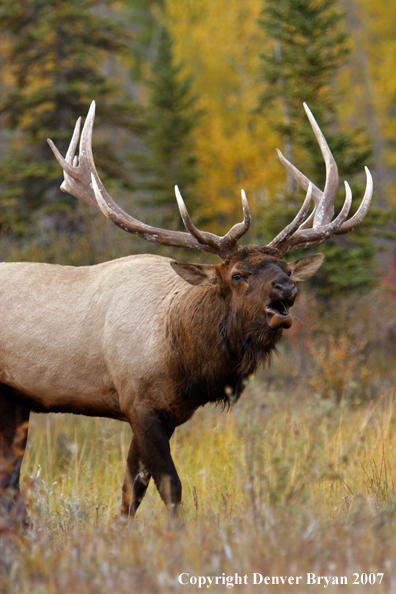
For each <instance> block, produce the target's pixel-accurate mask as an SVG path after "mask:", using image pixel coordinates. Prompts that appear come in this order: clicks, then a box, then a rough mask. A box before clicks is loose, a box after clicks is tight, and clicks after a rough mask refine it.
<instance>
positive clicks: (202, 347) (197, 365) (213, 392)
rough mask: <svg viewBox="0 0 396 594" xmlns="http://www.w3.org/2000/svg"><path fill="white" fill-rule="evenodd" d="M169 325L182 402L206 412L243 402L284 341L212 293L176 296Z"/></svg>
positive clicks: (201, 291) (170, 349) (193, 291)
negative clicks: (211, 405)
mask: <svg viewBox="0 0 396 594" xmlns="http://www.w3.org/2000/svg"><path fill="white" fill-rule="evenodd" d="M169 314H170V315H169V317H168V320H167V327H166V344H167V349H168V353H169V359H168V360H169V367H170V371H171V374H172V375H173V376H174V379H175V381H176V385H177V387H178V390H179V393H180V396H181V397H182V398H183V399H187V400H188V401H189V402H191V405H192V406H194V407H196V406H201V405H204V404H206V403H208V402H216V403H217V402H222V403H224V405H225V406H229V404H230V403H231V402H235V401H236V400H238V398H239V396H240V395H241V393H242V391H243V389H244V387H245V382H246V379H247V378H248V377H249V375H251V374H253V373H254V372H255V371H256V369H257V367H258V366H259V365H260V364H265V363H266V361H267V360H268V359H269V357H270V355H271V353H272V352H273V351H274V350H275V346H276V344H277V342H278V341H279V340H280V338H281V336H282V330H276V331H274V330H270V329H268V328H265V327H264V326H262V325H260V324H258V323H256V322H255V321H254V314H253V315H252V313H250V316H251V317H252V318H253V319H249V317H248V314H246V312H236V311H233V309H232V306H231V300H230V298H227V297H220V296H219V295H218V294H217V292H216V291H215V290H214V289H212V288H209V287H194V289H191V290H190V291H188V292H186V293H185V294H184V296H182V295H181V294H179V295H177V296H175V298H174V300H173V302H172V305H171V308H170V312H169Z"/></svg>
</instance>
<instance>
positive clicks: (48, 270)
mask: <svg viewBox="0 0 396 594" xmlns="http://www.w3.org/2000/svg"><path fill="white" fill-rule="evenodd" d="M305 110H306V112H307V115H308V118H309V121H310V123H311V126H312V128H313V131H314V134H315V136H316V138H317V141H318V143H319V146H320V150H321V152H322V155H323V158H324V161H325V164H326V183H325V188H324V191H323V192H322V191H321V190H319V189H318V188H317V187H316V186H315V185H313V184H312V183H311V182H310V181H309V180H308V179H307V178H306V177H305V176H304V175H303V174H302V173H301V172H300V171H299V170H298V169H296V168H295V167H294V166H293V165H292V164H291V163H290V162H289V161H287V160H286V159H285V158H284V157H283V155H282V154H281V153H280V152H279V157H280V160H281V162H282V163H283V165H284V166H285V167H286V169H287V170H288V171H289V172H290V173H291V175H292V176H293V177H294V178H295V179H296V181H297V182H298V183H299V184H300V186H301V187H302V188H303V189H304V190H306V198H305V200H304V203H303V205H302V207H301V209H300V211H299V212H298V214H297V216H296V217H295V218H294V220H293V221H292V222H291V223H290V224H289V225H288V226H287V227H286V228H285V229H283V231H281V233H279V234H278V235H277V236H276V237H275V239H273V240H272V241H271V242H270V243H269V244H268V245H267V246H266V247H261V246H257V245H250V246H248V247H241V246H240V245H239V244H238V241H239V239H240V238H241V237H242V235H244V234H245V233H246V231H247V230H248V229H249V226H250V222H251V216H250V211H249V206H248V202H247V200H246V196H245V193H244V191H243V190H242V208H243V222H242V223H238V224H236V225H234V226H233V227H232V228H231V229H230V231H228V233H227V234H226V235H224V236H223V237H220V236H217V235H214V234H212V233H209V232H205V231H200V230H199V229H197V228H196V227H195V226H194V224H193V222H192V220H191V218H190V216H189V214H188V212H187V209H186V206H185V204H184V202H183V199H182V196H181V194H180V192H179V190H178V188H177V186H176V188H175V191H176V198H177V203H178V206H179V210H180V214H181V217H182V219H183V223H184V226H185V227H186V229H187V231H188V232H187V233H186V232H180V231H168V230H164V229H159V228H155V227H151V226H149V225H147V224H144V223H142V222H140V221H138V220H137V219H135V218H133V217H132V216H130V215H128V214H127V213H125V212H124V211H123V210H122V209H121V208H120V207H119V206H117V204H116V203H115V202H114V201H113V200H112V198H111V197H110V196H109V194H108V193H107V192H106V190H105V188H104V186H103V184H102V182H101V181H100V179H99V176H98V174H97V171H96V168H95V164H94V159H93V154H92V131H93V124H94V115H95V104H94V103H92V105H91V108H90V110H89V113H88V116H87V118H86V122H85V125H84V128H83V130H82V133H81V139H80V146H79V155H78V156H75V152H76V148H77V144H78V140H79V137H80V119H79V120H78V121H77V124H76V127H75V130H74V133H73V137H72V140H71V143H70V146H69V149H68V151H67V154H66V157H65V158H63V157H62V155H61V154H60V153H59V151H58V150H57V148H56V147H55V145H54V144H53V142H52V141H51V140H49V141H48V142H49V144H50V147H51V149H52V151H53V152H54V155H55V157H56V159H57V160H58V162H59V164H60V165H61V166H62V168H63V170H64V182H63V183H62V185H61V189H62V190H63V191H64V192H68V193H69V194H71V195H73V196H75V197H76V198H78V199H80V200H83V201H84V202H87V203H88V204H91V205H92V206H93V207H94V208H96V209H98V210H99V211H101V212H102V213H103V215H104V216H105V217H107V218H108V219H110V221H112V222H113V223H114V224H115V225H117V226H118V227H121V229H123V230H125V231H127V232H128V233H133V234H135V235H138V236H139V237H143V238H145V239H147V240H148V241H151V242H154V243H158V244H160V245H167V246H175V247H182V248H188V249H192V250H198V251H205V252H211V253H212V254H216V255H217V256H219V257H220V258H221V259H222V260H223V262H222V263H220V264H216V265H205V264H199V265H198V264H183V263H180V262H176V261H174V260H172V259H170V258H165V257H160V256H155V255H137V256H129V257H126V258H120V259H118V260H115V261H112V262H106V263H104V264H99V265H96V266H88V267H78V268H74V267H70V266H58V265H49V264H38V263H3V264H1V265H0V450H1V454H2V467H1V468H0V488H1V492H2V493H3V498H4V493H5V492H6V491H7V489H8V491H10V489H11V491H12V492H11V495H12V497H13V499H14V500H16V499H17V495H18V489H19V486H18V485H19V473H20V466H21V462H22V457H23V450H24V448H25V445H26V437H27V431H25V432H24V437H23V439H21V436H20V432H18V427H21V426H22V427H23V426H24V425H25V426H26V423H27V422H28V419H29V414H30V411H35V412H67V413H78V414H83V415H89V416H99V417H109V418H111V419H119V420H120V421H126V422H127V423H129V424H130V426H131V428H132V433H133V437H132V442H131V445H130V448H129V453H128V458H127V464H126V476H125V481H124V485H123V491H122V507H121V512H122V514H125V515H126V516H131V517H133V516H134V515H135V513H136V510H137V509H138V507H139V505H140V503H141V501H142V499H143V497H144V495H145V492H146V489H147V486H148V484H149V481H150V478H151V477H153V479H154V482H155V485H156V487H157V489H158V492H159V494H160V496H161V498H162V499H163V501H164V503H165V504H166V506H167V508H168V509H169V511H170V513H171V515H172V516H173V515H175V513H176V511H177V508H178V506H179V504H180V503H181V494H182V487H181V482H180V479H179V476H178V474H177V471H176V468H175V465H174V463H173V460H172V456H171V450H170V446H169V439H170V437H171V435H172V433H173V432H174V430H175V428H176V427H177V426H178V425H181V424H182V423H185V422H186V421H187V420H188V419H190V418H191V417H192V415H193V414H194V412H195V411H196V410H197V408H198V407H200V406H203V405H205V404H207V403H208V402H213V403H217V402H223V403H225V404H227V403H229V401H230V398H232V399H234V400H237V399H238V398H239V396H240V394H241V393H242V391H243V388H244V385H245V381H244V380H245V379H246V378H247V377H248V376H249V375H250V374H252V373H253V372H254V371H255V370H256V368H257V367H258V365H259V364H260V363H265V361H266V360H267V359H268V357H269V355H270V353H271V351H272V350H273V349H274V347H275V345H276V344H277V342H278V341H279V340H280V338H281V336H282V332H283V329H287V328H290V326H291V325H292V323H293V316H292V314H291V312H290V308H291V306H292V305H293V303H294V300H295V298H296V295H297V285H296V283H297V282H298V281H303V280H306V279H308V278H310V277H311V276H312V275H313V274H314V273H315V272H316V271H317V270H318V268H319V267H320V265H321V263H322V261H323V258H324V256H323V254H315V255H311V256H308V257H305V258H301V259H299V260H296V261H294V262H291V263H287V262H286V261H285V260H284V259H283V255H284V254H285V253H286V252H287V251H289V250H292V249H301V248H309V247H312V246H316V245H318V244H319V243H321V242H322V241H324V240H325V239H327V238H329V237H334V236H337V235H342V234H344V233H349V232H350V231H353V230H354V229H355V228H356V227H357V226H358V225H359V224H360V223H361V222H362V220H363V218H364V217H365V215H366V213H367V210H368V208H369V204H370V201H371V196H372V178H371V175H370V172H369V170H368V169H367V168H366V176H367V183H366V191H365V194H364V198H363V200H362V202H361V205H360V207H359V209H358V210H357V212H356V213H355V214H354V215H353V216H352V217H351V218H350V219H348V220H347V216H348V212H349V209H350V206H351V201H352V194H351V190H350V187H349V185H348V183H347V182H345V189H346V198H345V202H344V204H343V206H342V208H341V211H340V212H339V214H338V215H337V216H336V218H334V220H333V216H334V199H335V195H336V192H337V189H338V184H339V178H338V172H337V165H336V163H335V161H334V158H333V156H332V154H331V152H330V149H329V147H328V145H327V143H326V140H325V138H324V136H323V134H322V132H321V130H320V128H319V127H318V125H317V123H316V121H315V119H314V117H313V115H312V113H311V112H310V110H309V109H308V107H307V106H305ZM312 200H313V202H314V208H313V211H312V213H311V214H310V215H309V216H308V210H309V207H310V204H311V201H312ZM16 439H17V441H18V444H19V445H18V448H17V451H16V452H15V447H14V446H15V441H16ZM9 501H10V498H9V499H8V502H9ZM4 509H5V508H4ZM4 509H3V512H4Z"/></svg>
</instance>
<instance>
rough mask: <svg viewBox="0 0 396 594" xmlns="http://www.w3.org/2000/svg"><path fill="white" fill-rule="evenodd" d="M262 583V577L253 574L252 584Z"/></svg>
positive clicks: (258, 574)
mask: <svg viewBox="0 0 396 594" xmlns="http://www.w3.org/2000/svg"><path fill="white" fill-rule="evenodd" d="M258 580H260V581H258ZM262 581H263V576H262V575H261V573H254V574H253V584H261V582H262Z"/></svg>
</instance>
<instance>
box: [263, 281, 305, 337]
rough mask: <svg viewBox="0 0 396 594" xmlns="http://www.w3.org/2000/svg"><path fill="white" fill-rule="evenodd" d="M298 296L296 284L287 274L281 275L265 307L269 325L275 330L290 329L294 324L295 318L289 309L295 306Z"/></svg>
mask: <svg viewBox="0 0 396 594" xmlns="http://www.w3.org/2000/svg"><path fill="white" fill-rule="evenodd" d="M296 295H297V286H296V283H295V282H294V281H293V280H292V279H291V278H290V277H288V276H287V275H286V274H282V275H279V276H278V277H277V278H276V280H275V281H274V282H273V285H272V289H271V292H270V294H269V298H268V301H267V303H266V305H265V311H266V313H267V320H268V325H269V326H270V327H271V328H272V329H273V330H277V329H278V328H290V326H291V325H292V324H293V316H292V314H291V313H290V309H289V308H290V307H291V306H292V305H293V303H294V301H295V299H296Z"/></svg>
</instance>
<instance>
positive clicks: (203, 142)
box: [0, 0, 396, 594]
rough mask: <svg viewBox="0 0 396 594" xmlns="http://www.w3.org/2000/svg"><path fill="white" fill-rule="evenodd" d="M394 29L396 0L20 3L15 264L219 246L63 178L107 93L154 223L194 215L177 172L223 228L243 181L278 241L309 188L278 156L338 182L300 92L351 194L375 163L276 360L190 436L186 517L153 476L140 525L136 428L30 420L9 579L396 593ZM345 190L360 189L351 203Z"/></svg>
mask: <svg viewBox="0 0 396 594" xmlns="http://www.w3.org/2000/svg"><path fill="white" fill-rule="evenodd" d="M395 30H396V12H395V10H394V3H393V1H392V0H385V1H383V2H381V4H379V3H378V2H374V0H340V1H339V2H336V1H335V0H243V2H242V1H240V0H227V2H225V1H224V0H199V1H198V0H164V1H163V2H152V1H150V0H124V1H118V2H117V1H112V0H108V1H107V2H98V1H96V0H79V1H76V0H67V1H58V0H46V1H45V2H42V1H41V0H25V1H24V2H15V0H0V53H1V57H2V59H1V60H0V261H2V260H6V261H12V260H32V261H47V262H53V263H61V264H72V265H89V264H95V263H97V262H101V261H105V260H109V259H112V258H116V257H120V256H124V255H129V254H133V253H139V252H155V253H163V254H167V255H169V254H171V255H172V256H173V257H177V258H179V259H181V260H188V259H191V260H193V261H198V260H199V259H200V258H201V255H200V254H193V253H191V254H189V253H186V252H184V253H183V252H180V251H179V252H177V251H173V250H170V249H168V248H166V249H163V250H161V249H160V248H159V246H153V245H152V244H150V243H148V242H144V241H141V240H139V239H138V238H136V237H132V236H130V235H128V234H127V233H125V232H122V231H121V230H120V229H118V228H116V227H115V226H114V225H111V224H110V223H109V222H108V221H107V220H105V219H104V217H103V216H102V215H100V214H99V213H97V212H96V211H94V210H93V209H92V207H89V206H88V205H85V204H83V203H79V202H78V201H77V200H76V199H75V198H73V197H71V196H68V195H66V194H62V193H61V192H60V190H59V185H60V183H61V181H62V173H61V170H60V167H59V166H58V164H57V163H56V161H55V159H54V157H53V155H52V153H51V151H50V149H49V147H48V145H47V143H46V139H47V138H48V137H50V138H52V139H53V140H54V141H55V143H56V144H57V145H58V146H59V147H60V149H61V150H62V152H63V154H64V153H65V151H66V147H67V145H68V142H69V139H70V138H71V134H72V130H73V127H74V124H75V122H76V120H77V118H78V117H79V116H82V117H83V118H84V117H85V115H86V113H87V111H88V108H89V104H90V102H91V101H92V100H93V99H95V100H96V102H97V116H96V121H95V128H94V137H93V149H94V156H95V161H96V163H97V166H98V171H99V173H100V175H101V177H102V179H103V181H104V182H105V184H106V187H107V189H108V190H109V191H110V194H111V195H112V197H113V198H114V199H115V200H116V201H117V202H118V203H119V204H120V205H121V206H122V207H123V208H124V209H125V210H126V211H127V212H129V213H130V214H132V215H133V216H135V217H137V218H139V219H141V220H144V222H147V223H149V224H152V225H162V226H165V227H171V228H180V225H181V222H180V217H179V213H178V210H177V206H176V200H175V198H174V190H173V185H174V184H175V183H177V184H178V185H179V187H180V189H181V192H182V194H183V196H184V198H185V201H186V204H187V207H188V208H189V210H190V212H191V214H192V216H193V219H194V221H195V222H196V224H197V225H198V226H199V227H201V228H204V229H207V230H211V231H214V232H216V233H218V234H220V233H222V232H224V231H226V230H227V229H228V228H229V227H230V226H231V225H232V224H233V223H235V222H236V221H238V220H240V219H241V206H240V198H239V195H240V190H241V188H244V189H245V191H246V193H247V196H248V199H249V203H250V205H251V210H252V215H253V225H252V229H251V230H250V231H249V233H248V235H246V236H245V237H246V243H248V242H252V243H253V242H257V243H259V244H262V245H264V244H266V243H268V241H270V240H271V239H272V238H273V237H274V236H275V234H276V232H277V231H278V230H279V229H280V228H281V227H282V226H283V225H285V224H286V223H287V222H289V221H290V220H291V218H292V216H293V213H294V212H296V211H297V210H298V208H299V206H300V204H301V201H302V199H303V192H302V191H299V190H298V189H297V188H296V187H295V186H294V185H293V183H292V182H291V180H290V179H288V178H287V175H286V173H285V170H284V169H283V167H282V165H281V164H280V163H279V160H278V157H277V154H276V150H275V149H276V148H280V149H281V150H282V152H284V154H285V155H286V156H290V155H291V156H292V157H293V158H292V160H293V162H294V163H295V165H296V166H297V167H298V168H299V169H301V170H302V171H303V172H304V173H306V174H307V175H308V176H310V177H312V179H313V180H314V181H315V183H316V184H317V185H318V186H319V187H321V188H323V185H324V179H325V171H324V165H323V162H322V157H321V155H320V152H319V149H318V147H317V145H316V141H315V139H314V138H313V134H312V131H311V130H310V128H309V125H307V123H306V117H305V114H304V110H303V107H302V102H303V101H306V102H307V103H308V105H309V106H310V107H311V109H312V111H313V112H314V115H315V116H316V117H317V119H318V121H319V123H320V125H321V126H322V128H323V131H324V132H325V135H326V137H327V139H328V141H329V145H330V148H331V149H332V151H333V152H334V154H335V156H336V160H337V162H338V164H339V168H340V173H341V182H342V181H343V179H345V178H346V179H348V181H350V182H351V185H352V189H353V195H354V202H353V209H355V210H356V208H357V206H358V205H359V203H360V200H361V197H362V196H363V192H364V185H365V176H364V169H363V165H366V164H367V165H369V167H370V170H371V171H372V174H373V178H374V198H373V204H372V207H371V209H370V213H369V215H368V216H367V220H366V221H365V222H364V223H363V225H362V228H361V230H360V231H359V232H358V231H354V232H353V233H352V234H351V237H347V236H343V237H340V238H338V239H336V240H332V241H329V242H326V244H324V245H323V246H320V248H319V251H322V250H323V251H324V252H325V254H326V261H325V262H326V264H325V265H324V266H323V270H321V272H320V273H319V274H318V275H316V279H315V280H314V282H313V283H311V284H308V283H303V284H302V286H301V287H299V296H298V300H297V302H296V305H295V307H294V312H295V323H294V324H293V327H292V328H291V329H290V330H288V331H287V332H285V335H284V337H283V340H282V342H281V344H280V348H279V350H280V356H279V357H275V358H274V360H273V361H272V364H271V366H270V367H269V368H266V369H265V370H264V372H262V373H260V374H258V375H257V377H256V378H254V379H253V380H252V381H251V383H250V384H249V385H248V386H247V388H246V391H245V392H244V394H243V397H242V398H241V401H240V403H238V405H237V406H236V407H235V408H233V409H232V410H231V411H230V412H227V413H225V414H223V415H220V411H218V410H213V408H211V407H206V408H204V409H202V410H200V411H198V412H197V413H196V415H195V417H194V419H192V421H190V422H189V423H187V424H186V425H185V426H182V427H180V428H178V429H177V431H176V434H175V436H174V437H173V438H172V442H171V447H172V452H173V454H174V458H175V462H176V466H177V467H178V470H179V473H180V476H181V479H182V482H183V489H184V490H183V500H184V519H185V530H184V531H180V532H178V531H175V530H174V527H173V526H171V525H169V523H168V519H167V516H166V514H165V511H164V509H163V506H162V504H161V502H160V501H159V497H158V494H157V492H156V490H155V488H154V487H153V485H150V487H149V489H148V494H147V496H146V499H145V501H144V502H143V504H142V506H141V509H139V513H138V516H137V520H136V521H135V523H134V525H133V527H131V526H124V525H123V524H122V522H120V519H119V517H118V514H119V507H120V492H121V487H122V480H123V473H124V465H125V458H126V454H127V451H128V447H129V440H130V430H129V428H128V427H124V426H121V425H120V424H119V423H116V422H113V421H109V420H106V419H87V418H82V417H76V416H68V415H32V419H31V426H30V428H29V440H28V448H27V452H26V455H25V460H24V464H23V467H22V482H23V489H24V496H25V497H26V498H27V502H28V507H29V513H30V516H31V518H32V521H33V529H32V530H29V531H26V533H24V534H21V533H19V532H18V530H16V529H15V530H14V528H15V527H14V526H12V525H10V524H7V522H2V523H1V524H0V593H1V594H9V593H11V592H15V591H18V592H29V594H31V593H32V592H33V593H35V592H38V593H40V594H42V593H46V592H51V593H52V592H54V593H55V592H56V593H57V594H58V593H59V592H63V591H65V592H70V591H75V592H78V593H79V594H80V593H85V592H87V593H88V592H95V593H99V592H108V591H117V592H124V591H125V592H130V590H131V587H135V589H137V590H139V591H141V592H146V591H147V592H161V593H163V592H174V591H176V590H178V589H183V586H180V584H179V582H178V581H177V576H178V575H179V574H180V573H181V572H186V571H190V572H191V573H194V572H195V574H196V575H221V573H222V572H226V573H227V574H230V575H231V574H234V572H238V573H239V574H241V575H244V574H246V573H250V574H251V572H261V573H262V574H263V575H264V574H265V573H268V574H271V573H272V574H273V575H288V574H292V573H293V574H295V575H297V574H300V573H301V572H313V571H315V572H316V573H317V574H319V573H320V574H322V575H333V576H334V575H343V574H347V575H348V577H349V581H348V586H343V591H344V592H346V593H347V592H349V591H356V588H355V586H354V585H353V583H352V582H353V577H352V576H353V572H358V575H359V580H362V581H360V582H359V583H360V586H361V587H360V589H359V591H361V592H364V591H366V586H364V584H365V583H367V591H370V593H371V594H375V593H376V592H384V591H393V590H392V588H393V589H395V588H396V571H395V569H394V563H393V559H394V558H395V554H396V537H395V534H396V489H395V481H394V476H395V473H396V444H395V435H396V431H395V429H396V410H395V402H396V401H395V397H394V387H395V380H396V311H395V308H394V303H395V296H396V264H395V259H396V251H395V243H394V233H395V228H394V219H395V209H396V194H395V191H396V78H395V76H394V72H395V70H396V38H395V35H394V31H395ZM343 197H344V189H343V187H342V184H340V192H339V195H338V196H337V207H338V208H339V207H340V205H341V204H342V200H343ZM315 251H317V250H315ZM204 257H205V258H208V259H207V261H208V262H215V259H214V258H211V256H204ZM290 257H291V258H292V259H295V258H297V257H299V254H298V253H296V252H293V253H292V254H290ZM11 524H12V523H11ZM252 541H254V546H252ZM378 572H380V573H381V572H382V573H384V581H383V582H382V583H381V584H380V583H379V577H378ZM364 576H365V577H364ZM369 579H370V580H372V581H373V580H374V582H375V583H374V582H373V583H372V582H369V581H368V580H369ZM364 580H366V582H364ZM362 584H363V585H362ZM322 587H323V586H322V585H320V586H317V587H316V586H312V587H311V586H310V592H313V593H314V592H316V591H318V592H319V591H322ZM252 589H253V591H256V589H255V588H254V587H253V588H252ZM215 590H221V588H220V587H219V588H215ZM289 590H290V587H288V586H287V585H286V586H282V585H279V586H276V591H277V592H286V591H289ZM243 591H244V594H247V593H249V592H250V588H249V587H246V588H244V589H243ZM269 591H270V590H269ZM395 591H396V590H395Z"/></svg>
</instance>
